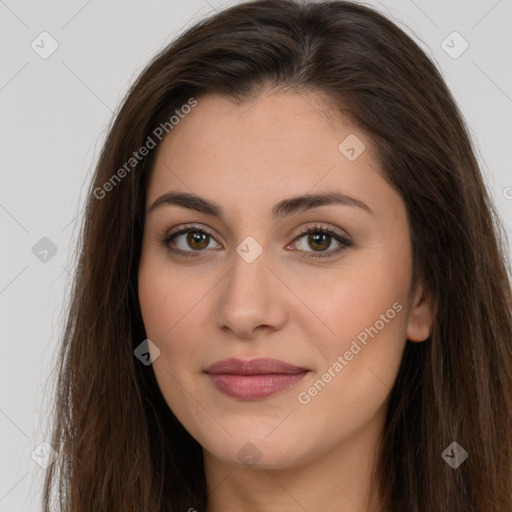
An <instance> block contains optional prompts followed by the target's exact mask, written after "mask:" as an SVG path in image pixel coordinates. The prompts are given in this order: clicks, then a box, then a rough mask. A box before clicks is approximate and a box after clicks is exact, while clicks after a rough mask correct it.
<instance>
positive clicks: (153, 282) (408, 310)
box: [139, 92, 432, 512]
mask: <svg viewBox="0 0 512 512" xmlns="http://www.w3.org/2000/svg"><path fill="white" fill-rule="evenodd" d="M350 134H355V135H356V136H357V137H358V138H359V139H360V140H361V141H363V142H364V144H365V146H366V149H365V150H364V151H363V152H362V153H361V154H360V156H359V157H358V158H357V159H356V160H354V161H350V160H348V159H347V158H346V157H345V156H344V155H343V154H342V153H341V152H340V151H339V150H338V146H339V144H340V143H341V142H342V141H343V140H344V139H345V138H346V137H347V136H348V135H350ZM171 190H172V191H179V192H188V193H194V194H197V195H198V196H201V197H202V198H206V199H208V200H210V201H215V202H216V203H218V204H219V205H220V206H221V207H222V210H223V218H222V219H220V218H217V217H214V216H212V215H207V214H205V213H200V212H197V211H194V210H191V209H188V208H184V207H182V206H178V205H164V206H162V207H160V208H156V209H154V210H153V211H151V212H149V213H148V214H147V215H146V220H145V226H144V239H143V247H142V256H141V261H140V268H139V299H140V306H141V311H142V315H143V319H144V324H145V327H146V332H147V336H148V338H149V339H150V340H152V342H153V343H155V345H157V347H158V348H159V350H160V355H159V356H158V357H156V358H155V359H154V362H153V369H154V372H155V375H156V378H157V381H158V384H159V386H160V388H161V390H162V393H163V396H164V397H165V399H166V401H167V403H168V405H169V407H170V408H171V409H172V411H173V412H174V414H175V415H176V417H177V418H178V419H179V421H180V422H181V423H182V424H183V425H184V426H185V428H186V429H187V430H188V432H189V433H190V434H191V435H192V436H193V437H194V438H195V439H196V440H197V441H198V442H199V443H200V444H201V446H202V447H203V451H204V460H205V464H204V466H205V474H206V478H207V484H208V488H209V503H208V512H220V511H224V512H230V511H237V512H244V511H251V512H255V511H256V512H258V511H265V512H273V511H279V512H283V511H284V512H288V511H294V512H295V511H303V510H304V509H306V510H308V512H316V511H322V512H325V511H345V512H368V510H369V509H368V507H367V503H366V501H367V498H368V493H369V489H370V478H371V476H372V471H373V468H374V464H375V460H376V459H375V454H376V452H377V450H378V446H379V441H380V435H381V433H382V429H383V424H384V417H385V412H386V407H387V404H388V400H389V394H390V391H391V387H392V385H393V383H394V381H395V379H396V376H397V372H398V368H399V364H400V361H401V358H402V354H403V350H404V347H405V343H406V339H407V338H409V339H410V340H411V341H418V342H419V341H423V340H425V339H426V338H427V337H428V336H429V334H430V329H431V325H432V310H431V307H430V306H429V304H428V301H427V300H426V298H425V297H424V293H423V289H422V287H421V285H418V286H417V287H416V288H415V289H412V281H411V277H412V248H411V240H410V233H409V227H408V222H407V216H406V211H405V206H404V203H403V201H402V199H401V198H400V196H399V195H398V194H397V192H396V191H395V190H394V189H393V188H392V187H391V186H390V185H389V184H388V183H387V181H385V180H384V178H383V177H382V175H381V173H380V171H379V162H378V161H377V159H376V157H375V154H374V151H373V148H372V144H371V141H370V140H369V139H368V137H367V136H366V135H365V134H364V133H362V132H361V131H360V130H358V129H356V128H354V127H353V126H351V125H349V124H348V123H347V122H346V121H345V120H343V119H341V118H336V121H335V122H334V121H333V118H332V117H329V116H328V115H327V104H326V103H325V102H323V101H322V100H321V98H319V97H317V96H315V95H313V94H311V93H301V94H299V93H291V92H287V93H283V92H280V93H268V92H267V93H261V94H259V95H258V96H257V97H255V98H253V99H252V100H250V101H246V102H244V103H243V104H241V105H236V104H235V103H234V102H233V101H232V100H231V99H229V98H225V97H221V96H211V95H210V96H205V97H202V98H200V99H198V105H197V106H196V107H195V108H194V109H193V110H192V112H191V113H190V114H188V115H187V116H186V117H185V118H184V119H183V120H181V121H180V123H179V124H178V125H177V126H176V127H175V128H174V129H173V131H172V132H171V133H170V134H169V135H168V136H167V137H166V138H165V139H164V140H163V142H162V144H161V146H160V148H159V150H158V155H157V159H156V162H155V166H154V168H153V170H152V174H151V176H150V180H149V183H148V189H147V196H146V205H147V211H148V210H149V208H150V206H151V205H152V204H153V202H154V201H155V200H156V199H157V198H158V197H159V196H161V195H162V194H164V193H166V192H169V191H171ZM327 191H336V192H340V193H343V194H346V195H349V196H351V197H353V198H356V199H358V200H359V201H362V202H364V203H365V204H366V205H367V206H368V207H369V208H370V210H371V213H370V212H367V211H366V210H365V209H363V208H360V207H355V206H350V205H341V204H332V205H323V206H320V207H316V208H312V209H308V210H304V211H298V212H297V211H296V212H293V213H290V214H289V215H287V216H285V217H283V218H281V219H279V220H275V219H274V218H273V217H272V214H271V211H272V207H273V206H274V205H275V204H276V203H278V202H279V201H281V200H283V199H286V198H289V197H293V196H299V195H303V194H305V193H320V192H327ZM184 223H193V224H194V226H193V227H192V231H194V228H195V231H197V230H198V229H199V230H200V229H206V230H208V231H209V232H210V233H211V234H212V237H210V238H208V237H207V238H206V241H205V243H204V244H202V241H201V239H200V241H199V243H198V242H196V243H195V245H194V240H192V242H190V241H189V243H187V235H186V234H182V235H181V236H179V237H178V238H175V239H174V241H173V242H170V246H171V247H174V248H181V249H182V250H184V251H190V252H194V254H193V255H192V257H184V256H180V255H175V254H172V253H170V252H169V250H168V248H166V247H165V245H164V243H162V241H161V239H162V238H164V237H165V235H166V234H168V233H169V232H171V230H172V229H173V228H177V227H178V226H180V224H184ZM318 225H319V226H321V227H327V228H329V227H330V228H332V229H334V230H335V233H337V234H340V235H342V236H344V237H346V238H347V237H348V238H349V240H350V241H351V242H352V245H350V246H348V247H345V248H344V249H343V250H342V251H341V252H338V253H337V254H334V252H333V251H335V250H336V249H337V248H338V247H339V243H338V242H337V241H336V240H335V239H334V238H331V239H329V237H327V240H326V242H325V243H323V244H322V241H321V240H320V242H318V241H317V242H316V243H315V240H313V241H311V240H310V241H309V243H308V235H301V238H298V237H299V236H300V232H301V229H303V228H307V227H313V228H315V227H318ZM248 236H250V237H252V238H253V239H254V240H256V241H257V243H258V244H259V245H260V247H261V249H262V253H261V254H260V255H259V257H258V258H256V259H255V260H254V261H253V262H251V263H248V262H247V261H246V260H245V259H244V258H242V257H241V256H240V255H239V254H238V253H237V252H236V248H237V246H239V245H240V244H241V242H242V241H244V240H245V239H246V237H248ZM329 241H330V245H329ZM191 244H192V245H191ZM201 244H202V245H201ZM201 247H206V248H201ZM319 247H320V249H321V250H319ZM250 250H251V251H252V250H253V249H250ZM322 251H323V253H324V254H325V253H329V252H330V253H331V254H333V256H331V257H324V258H308V257H307V256H308V255H311V254H318V253H319V252H320V253H321V252H322ZM395 303H399V305H401V306H402V309H401V311H400V312H398V313H397V314H396V316H394V318H393V319H391V320H389V321H388V322H386V323H385V325H384V327H383V328H382V329H380V330H379V331H378V334H377V335H375V336H374V337H373V338H370V337H369V338H368V343H367V345H366V346H363V345H361V344H360V343H359V345H360V346H361V347H362V349H361V350H360V351H359V352H358V353H357V355H355V356H354V357H353V359H352V360H351V361H346V362H347V364H346V366H344V367H343V369H342V370H341V371H339V372H337V373H336V372H335V373H336V376H335V377H334V378H332V379H331V381H330V382H328V383H327V384H326V385H325V386H324V387H323V388H322V389H321V391H320V392H318V393H317V394H316V396H314V397H311V400H310V401H309V402H308V403H307V404H303V403H300V402H299V400H298V394H299V393H300V392H304V391H307V390H308V389H309V388H311V387H312V386H313V384H314V383H315V382H317V381H318V380H319V379H321V378H322V375H323V374H325V372H326V371H327V369H328V368H329V367H331V368H332V366H333V364H334V363H335V362H336V361H337V358H338V356H339V355H342V356H343V354H344V353H345V352H346V351H347V350H349V348H350V346H351V344H352V342H353V340H356V338H357V336H358V334H360V333H361V332H362V331H364V330H365V328H369V327H370V326H375V325H376V321H377V320H379V318H381V316H380V315H382V314H386V311H388V310H389V309H390V308H392V305H393V304H395ZM229 357H238V358H245V359H252V358H256V357H272V358H276V359H280V360H283V361H286V362H288V363H291V364H294V365H297V366H300V367H305V368H307V369H309V370H310V372H309V373H308V374H307V375H306V377H305V378H304V379H302V381H300V382H299V383H298V384H296V385H294V386H293V387H291V388H288V389H286V390H284V391H281V392H279V393H277V394H275V395H272V396H270V397H267V398H264V399H262V400H252V401H244V400H240V399H235V398H230V397H228V396H226V395H224V394H222V393H220V392H219V391H217V390H216V389H215V388H214V387H213V385H212V384H211V382H210V379H209V377H208V376H207V375H206V374H205V373H204V370H205V369H206V368H207V366H209V365H210V364H212V363H214V362H215V361H218V360H220V359H225V358H229ZM249 442H250V443H252V445H254V446H255V447H256V448H257V451H256V449H255V448H253V447H252V445H250V446H249V447H247V446H246V445H247V443H249ZM244 446H246V447H245V450H246V451H249V452H250V454H252V455H253V457H254V459H253V460H256V459H257V461H256V464H255V465H253V466H250V465H248V464H244V462H243V461H242V459H241V458H240V457H239V456H238V455H237V454H238V452H239V451H240V450H241V449H242V448H243V447H244ZM242 453H243V452H242ZM377 502H378V500H377ZM193 506H194V504H193V503H191V507H193ZM373 510H376V511H378V510H379V508H378V506H376V507H374V508H373Z"/></svg>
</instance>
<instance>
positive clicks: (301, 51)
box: [44, 0, 512, 512]
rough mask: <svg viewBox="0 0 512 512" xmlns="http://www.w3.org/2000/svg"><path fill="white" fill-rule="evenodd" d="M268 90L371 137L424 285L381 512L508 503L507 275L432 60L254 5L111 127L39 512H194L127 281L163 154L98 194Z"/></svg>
mask: <svg viewBox="0 0 512 512" xmlns="http://www.w3.org/2000/svg"><path fill="white" fill-rule="evenodd" d="M279 91H291V92H296V93H297V94H301V93H314V94H316V95H318V96H319V97H320V98H323V100H324V101H325V103H326V105H327V104H329V105H330V106H332V107H334V108H335V111H336V114H337V115H338V116H341V118H342V119H346V120H349V121H350V122H351V123H354V125H355V126H357V128H358V129H360V130H361V131H362V132H363V133H364V134H365V135H366V136H367V137H368V138H369V140H370V141H371V142H372V144H373V145H374V147H375V148H376V154H377V155H378V160H379V163H380V166H381V169H382V170H381V172H382V174H383V176H384V177H385V179H386V180H387V181H388V183H389V184H390V186H392V187H393V188H394V189H395V190H396V191H398V193H399V194H400V196H401V198H402V200H403V201H404V204H405V206H406V210H407V216H408V223H409V229H410V236H411V242H412V248H413V262H414V264H413V275H412V282H413V285H415V284H416V283H420V282H421V283H422V284H423V285H424V289H425V290H426V294H427V295H428V297H429V300H430V301H431V303H432V305H433V309H434V321H433V325H432V329H431V334H430V337H429V338H428V339H427V340H426V341H425V342H423V343H413V342H411V341H410V340H407V341H406V346H405V351H404V353H403V359H402V361H401V365H400V368H399V372H398V375H397V378H396V381H395V383H394V387H393V388H392V390H391V395H390V400H389V404H388V410H387V416H386V421H385V427H384V430H383V433H382V439H381V447H380V453H379V457H378V462H377V467H376V469H375V475H374V476H375V489H378V493H379V500H380V501H379V503H380V507H381V508H382V510H383V511H388V512H398V511H399V512H402V511H404V510H407V511H410V512H420V511H421V512H434V511H436V512H437V511H439V512H441V511H442V512H446V511H447V510H449V511H450V512H470V511H479V512H510V511H511V510H512V407H511V399H512V372H511V371H510V370H511V368H512V351H511V342H512V318H511V310H510V306H511V304H512V301H511V288H510V267H509V263H508V262H507V260H506V257H505V248H504V245H505V244H504V234H503V228H502V226H501V225H500V220H499V217H498V215H497V213H496V210H495V207H494V206H493V204H492V202H491V200H490V198H489V195H488V192H487V191H486V187H485V185H484V182H483V178H482V174H481V171H480V168H479V164H478V163H477V160H476V158H475V154H474V151H473V148H472V144H471V139H470V136H469V132H468V129H467V127H466V125H465V122H464V120H463V117H462V115H461V113H460V111H459V110H458V107H457V105H456V103H455V101H454V99H453V97H452V95H451V93H450V91H449V90H448V88H447V86H446V84H445V83H444V81H443V79H442V77H441V75H440V73H439V72H438V70H437V69H436V66H435V65H434V64H433V62H432V61H431V60H430V59H429V57H428V56H427V55H426V54H425V53H424V52H423V51H422V50H421V49H420V47H419V46H418V45H417V44H416V43H415V42H414V41H413V40H412V39H411V37H409V36H408V35H406V33H405V32H404V31H403V30H402V29H400V28H399V27H398V26H397V25H396V24H395V23H393V22H392V21H390V20H389V19H388V18H387V17H385V16H384V15H382V14H380V13H378V12H377V11H375V10H373V9H372V8H369V7H367V6H364V5H360V4H357V3H352V2H348V1H324V2H321V1H320V2H314V3H311V2H309V3H304V4H302V3H298V2H295V1H291V0H290V1H289V0H280V1H278V0H259V1H252V2H247V3H243V4H239V5H235V6H232V7H230V8H227V9H225V10H223V11H220V12H218V13H215V14H214V15H212V16H210V17H209V18H206V19H202V20H201V21H199V22H196V24H195V25H194V26H192V27H190V28H188V29H187V30H185V31H184V32H183V33H182V34H181V35H179V37H177V38H176V39H175V40H174V41H173V42H172V43H171V44H169V45H168V46H167V47H166V48H164V49H163V50H162V51H161V52H160V53H159V54H158V55H156V56H155V57H154V59H153V60H152V61H151V62H150V63H149V64H148V65H147V67H146V68H145V69H144V70H143V71H142V73H141V74H140V76H139V77H138V78H137V79H136V80H135V82H134V83H133V85H132V86H131V87H130V89H129V91H128V93H127V95H126V98H125V99H124V101H123V103H122V105H121V106H120V108H119V109H118V111H117V113H116V115H115V117H114V119H113V121H112V124H111V126H110V127H109V132H108V135H107V138H106V141H105V143H104V147H103V149H102V152H101V154H100V155H99V159H98V163H97V166H96V169H95V174H94V176H93V179H92V181H91V184H90V188H89V192H88V196H87V200H86V210H85V214H84V218H83V224H82V225H81V230H80V237H79V240H78V247H77V251H78V252H77V254H78V261H77V268H76V274H75V279H74V281H73V285H72V290H71V296H70V300H69V303H68V304H67V310H66V315H67V319H66V322H65V326H64V327H63V332H62V344H61V345H59V358H58V362H57V364H56V367H55V371H56V372H57V373H58V379H57V381H56V388H55V401H54V404H53V406H52V411H51V414H52V419H53V421H52V441H51V444H52V445H53V446H54V447H55V449H56V450H57V456H56V459H55V461H54V463H53V464H52V465H51V466H50V467H49V468H48V470H47V474H46V477H45V482H44V510H45V512H49V510H56V506H57V505H58V506H59V509H58V510H60V511H65V512H85V511H86V512H90V511H91V510H109V511H123V512H130V511H137V512H149V511H151V512H154V511H164V510H165V511H179V510H180V511H181V510H188V509H189V508H190V507H193V508H194V509H196V510H197V511H198V512H204V511H205V510H206V504H207V498H208V496H207V486H206V480H205V474H204V469H203V452H202V448H201V446H200V445H199V443H198V442H197V441H196V440H195V439H194V438H192V437H191V435H190V434H189V433H188V432H187V431H186V430H185V429H184V427H183V426H182V425H181V423H180V422H179V421H178V420H177V419H176V417H175V416H174V414H173V413H172V411H171V410H170V408H169V406H168V405H167V403H166V402H165V400H164V398H163V396H162V394H161V391H160V389H159V386H158V384H157V382H156V379H155V375H154V372H153V369H152V367H151V366H150V365H149V366H145V365H144V364H142V363H141V362H140V361H139V360H138V359H137V358H136V357H134V350H135V348H136V347H137V346H138V345H139V344H140V343H141V342H142V341H143V340H144V339H145V338H146V333H145V329H144V324H143V321H142V317H141V311H140V306H139V301H138V293H137V272H138V265H139V260H140V255H141V245H142V234H143V226H144V210H145V194H146V189H147V180H148V175H149V173H150V171H151V169H152V165H153V162H154V158H155V154H156V152H157V150H156V149H155V150H151V151H149V153H148V154H147V156H145V157H144V158H142V159H140V162H139V161H137V165H133V166H132V167H133V168H132V169H129V172H128V171H127V172H126V173H123V177H122V180H118V181H119V182H116V183H114V184H113V185H112V186H111V187H110V189H112V190H110V189H109V192H108V193H105V192H104V191H105V190H107V187H106V186H104V185H105V184H106V183H107V182H109V180H110V183H111V184H112V183H113V181H112V178H113V176H114V175H115V174H116V172H117V173H118V176H120V174H119V170H120V168H121V166H123V164H125V163H126V162H128V161H129V160H130V158H131V157H133V153H134V151H137V150H138V149H139V148H141V147H142V146H143V145H144V144H145V143H146V141H147V140H148V137H152V138H153V140H154V139H155V137H154V133H155V130H156V129H157V128H158V127H159V126H161V125H162V124H164V123H166V122H167V121H168V120H169V119H170V117H171V116H172V115H173V113H175V111H176V110H177V109H180V108H181V107H182V106H183V105H185V104H187V102H189V101H190V99H191V98H195V99H196V101H199V102H200V101H201V97H203V96H205V95H209V94H220V95H223V96H225V97H229V98H231V99H232V100H233V101H235V102H237V104H239V103H241V102H243V101H247V100H250V99H251V98H254V97H256V95H257V94H258V93H263V92H279ZM166 131H169V130H166ZM169 132H170V131H169ZM152 134H153V135H152ZM170 136H172V135H170ZM157 149H158V147H157ZM124 169H125V170H126V165H125V166H124ZM114 185H115V186H114ZM100 189H101V190H103V192H102V193H101V194H100V193H98V190H100ZM455 441H456V442H457V443H459V444H460V445H461V446H462V447H463V448H464V449H465V450H466V451H467V452H468V453H469V457H468V459H467V460H466V461H465V462H464V463H463V464H462V465H460V466H459V467H458V468H457V469H453V468H452V467H450V466H449V465H448V464H447V463H446V462H445V461H444V460H443V458H442V456H441V454H442V453H443V451H444V450H445V448H446V447H448V446H449V445H450V444H451V443H452V442H455Z"/></svg>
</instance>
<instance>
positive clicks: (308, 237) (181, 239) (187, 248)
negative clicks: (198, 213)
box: [160, 225, 352, 258]
mask: <svg viewBox="0 0 512 512" xmlns="http://www.w3.org/2000/svg"><path fill="white" fill-rule="evenodd" d="M160 241H161V243H162V244H163V245H164V246H165V247H166V248H167V249H168V250H169V251H170V252H171V253H173V254H177V255H179V256H185V257H193V256H197V255H198V253H200V252H203V251H204V249H220V248H222V246H221V245H220V244H218V243H217V242H216V241H215V239H214V238H213V235H212V234H211V233H209V232H208V231H206V230H205V229H203V228H198V227H195V226H179V227H178V229H177V230H175V231H172V232H171V233H169V234H165V235H162V236H160ZM212 243H214V244H217V245H216V246H215V245H213V246H212V245H211V244H212ZM333 243H334V244H337V245H336V247H335V249H333V250H328V249H330V248H331V247H332V245H333ZM292 245H296V246H298V247H297V248H298V249H299V251H300V252H304V253H308V254H307V255H306V257H307V258H327V257H331V256H334V255H336V254H338V253H339V252H341V251H342V250H344V249H345V248H347V247H350V246H351V245H352V242H351V241H350V240H348V239H347V238H346V237H344V236H343V235H341V234H340V233H338V232H336V231H335V230H334V229H332V228H329V227H324V226H321V225H314V226H308V227H306V228H305V229H304V230H302V231H301V233H300V234H299V235H298V236H297V237H296V238H295V239H294V241H293V242H292ZM288 247H290V245H289V246H288ZM288 247H287V248H288ZM309 248H312V249H313V250H312V251H310V250H309Z"/></svg>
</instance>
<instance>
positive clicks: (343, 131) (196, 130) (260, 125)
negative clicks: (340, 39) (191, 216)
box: [147, 93, 389, 207]
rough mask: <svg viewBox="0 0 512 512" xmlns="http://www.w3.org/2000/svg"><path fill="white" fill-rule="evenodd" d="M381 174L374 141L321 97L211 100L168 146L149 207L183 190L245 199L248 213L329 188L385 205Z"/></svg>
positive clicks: (178, 128) (176, 129)
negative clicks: (164, 195)
mask: <svg viewBox="0 0 512 512" xmlns="http://www.w3.org/2000/svg"><path fill="white" fill-rule="evenodd" d="M347 141H348V142H347ZM350 146H352V147H353V149H355V152H356V153H355V154H356V158H355V159H354V158H353V155H354V152H352V153H347V152H346V150H347V149H351V147H350ZM349 157H350V158H349ZM379 170H380V169H379V163H378V161H377V160H376V158H375V157H374V149H373V145H372V142H371V141H370V140H369V138H368V137H367V136H366V135H365V134H364V133H362V132H361V131H360V130H359V129H357V128H355V127H354V126H353V125H352V124H350V123H348V122H347V121H346V120H344V119H343V118H342V117H341V116H333V115H332V112H331V111H330V106H329V104H328V103H327V102H325V101H323V100H322V99H321V98H320V97H319V96H317V95H313V94H303V93H301V94H298V93H274V94H263V95H260V96H258V97H255V98H253V99H251V100H250V101H247V102H243V103H241V104H237V103H235V102H234V101H233V100H232V99H230V98H227V97H224V96H214V95H209V96H208V95H207V96H204V97H201V98H199V99H198V100H197V106H195V107H194V108H193V109H192V110H191V112H190V113H189V114H187V115H185V116H183V118H182V119H181V120H180V121H179V123H178V124H177V125H176V126H174V128H173V129H172V131H171V132H170V133H169V135H167V136H166V138H165V139H164V140H163V141H162V143H161V145H160V148H159V150H158V154H157V158H156V161H155V165H154V168H153V170H152V175H151V177H150V181H149V186H148V192H147V202H148V204H149V203H150V202H151V201H153V200H154V199H155V198H156V197H157V196H158V195H159V194H161V193H163V192H166V191H168V190H171V189H179V190H181V191H186V192H192V193H195V194H197V195H202V196H209V197H212V196H213V195H214V196H215V197H217V198H218V199H219V201H220V202H226V201H227V202H229V201H231V202H234V201H235V202H236V201H241V199H242V198H243V199H244V201H245V206H246V207H251V205H256V204H259V205H264V204H266V203H267V202H268V200H269V198H270V197H273V199H275V200H276V201H277V199H278V196H279V197H282V196H283V195H287V196H291V195H300V194H304V193H307V192H309V191H313V192H324V191H327V190H329V191H332V190H336V191H337V192H341V193H350V194H360V196H361V199H362V200H363V201H364V198H363V197H366V198H367V200H371V199H370V197H369V196H370V195H371V190H373V191H374V195H375V198H374V201H376V202H377V203H382V202H383V201H384V200H385V199H386V194H385V193H384V192H386V190H385V189H386V187H387V188H388V189H389V185H388V184H387V183H386V182H385V180H384V179H383V178H382V177H381V175H380V174H381V173H380V172H379ZM387 192H388V193H389V190H388V191H387ZM276 201H274V202H276ZM365 202H366V201H365Z"/></svg>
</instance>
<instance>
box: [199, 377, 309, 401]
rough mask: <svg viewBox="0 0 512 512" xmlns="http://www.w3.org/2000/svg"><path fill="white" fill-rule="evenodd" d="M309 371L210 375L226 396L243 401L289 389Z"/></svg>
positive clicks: (214, 383)
mask: <svg viewBox="0 0 512 512" xmlns="http://www.w3.org/2000/svg"><path fill="white" fill-rule="evenodd" d="M307 373H308V372H307V371H303V372H297V373H271V374H267V375H233V374H229V373H221V374H215V375H214V374H208V377H210V379H211V381H212V382H213V385H214V386H215V387H216V388H217V389H218V390H219V391H220V392H222V393H224V394H225V395H228V396H230V397H232V398H240V399H242V400H259V399H260V398H265V397H267V396H270V395H273V394H275V393H278V392H279V391H283V390H284V389H288V388H290V387H292V386H293V385H295V384H296V383H297V382H299V381H300V380H301V379H303V378H304V376H305V375H306V374H307Z"/></svg>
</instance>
